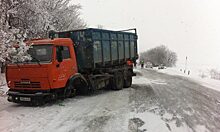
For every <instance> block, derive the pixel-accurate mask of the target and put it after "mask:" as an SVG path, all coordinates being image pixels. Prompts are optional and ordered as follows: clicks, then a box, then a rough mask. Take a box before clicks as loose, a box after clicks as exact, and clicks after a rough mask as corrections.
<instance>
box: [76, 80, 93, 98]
mask: <svg viewBox="0 0 220 132" xmlns="http://www.w3.org/2000/svg"><path fill="white" fill-rule="evenodd" d="M79 81H80V84H79V85H78V86H77V89H76V90H77V93H79V94H80V95H88V94H89V92H90V90H89V87H88V86H87V84H86V82H84V81H83V80H81V79H80V80H79Z"/></svg>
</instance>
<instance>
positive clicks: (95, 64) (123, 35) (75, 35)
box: [49, 28, 138, 72]
mask: <svg viewBox="0 0 220 132" xmlns="http://www.w3.org/2000/svg"><path fill="white" fill-rule="evenodd" d="M49 36H50V38H51V37H56V38H57V37H58V38H71V39H72V41H73V43H74V48H75V52H76V58H77V64H78V69H79V71H80V72H83V71H87V70H90V71H93V70H96V69H99V68H109V67H111V68H112V67H113V66H118V65H122V64H125V63H126V62H127V60H132V61H135V60H136V59H137V56H138V55H137V35H136V33H130V32H122V31H110V30H102V29H94V28H88V29H83V30H73V31H66V32H53V33H50V34H49Z"/></svg>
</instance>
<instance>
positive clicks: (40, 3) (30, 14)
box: [0, 0, 86, 63]
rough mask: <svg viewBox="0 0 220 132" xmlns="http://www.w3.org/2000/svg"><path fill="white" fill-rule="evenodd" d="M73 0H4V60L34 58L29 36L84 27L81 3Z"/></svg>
mask: <svg viewBox="0 0 220 132" xmlns="http://www.w3.org/2000/svg"><path fill="white" fill-rule="evenodd" d="M70 1H71V0H37V1H36V0H0V7H1V8H0V62H3V63H5V61H6V60H7V61H24V60H26V59H30V56H29V55H28V54H27V52H26V51H27V50H28V48H29V47H28V46H26V45H25V44H24V40H25V39H31V38H46V37H47V34H48V31H49V30H56V31H63V30H73V29H78V28H84V27H85V26H86V24H85V23H84V22H83V20H82V19H81V18H80V9H81V6H80V5H74V4H70ZM14 44H17V45H18V47H19V48H15V47H14Z"/></svg>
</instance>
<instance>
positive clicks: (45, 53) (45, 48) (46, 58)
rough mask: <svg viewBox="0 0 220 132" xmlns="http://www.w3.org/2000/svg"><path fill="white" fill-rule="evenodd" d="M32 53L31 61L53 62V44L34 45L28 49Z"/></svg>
mask: <svg viewBox="0 0 220 132" xmlns="http://www.w3.org/2000/svg"><path fill="white" fill-rule="evenodd" d="M28 53H29V54H30V55H31V57H32V60H31V62H46V63H47V62H51V60H52V45H50V44H48V45H33V46H32V48H30V49H29V50H28Z"/></svg>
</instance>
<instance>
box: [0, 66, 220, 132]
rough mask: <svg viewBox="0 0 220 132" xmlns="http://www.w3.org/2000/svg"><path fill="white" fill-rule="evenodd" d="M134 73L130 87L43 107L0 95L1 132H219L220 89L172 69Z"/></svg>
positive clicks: (99, 92)
mask: <svg viewBox="0 0 220 132" xmlns="http://www.w3.org/2000/svg"><path fill="white" fill-rule="evenodd" d="M158 71H159V72H158ZM135 72H136V73H137V76H136V77H133V85H132V87H131V88H127V89H123V90H120V91H111V90H99V91H96V92H95V93H94V94H93V95H90V96H77V97H75V98H72V99H66V100H64V101H61V100H58V101H57V102H56V103H53V104H46V105H44V106H41V107H28V106H22V105H18V104H14V103H9V102H7V100H6V96H0V124H1V125H0V131H1V132H9V131H10V132H30V131H33V132H47V131H56V132H68V131H69V132H137V131H138V132H170V131H171V132H218V131H219V130H220V126H219V124H220V121H219V119H220V92H217V91H214V90H212V89H209V88H207V87H205V86H202V85H200V84H203V83H200V82H199V81H195V80H194V79H193V78H191V77H189V78H188V77H185V75H181V73H179V71H177V70H175V69H164V70H146V69H139V68H138V69H136V70H135ZM160 72H163V73H160ZM164 73H166V74H164ZM167 74H172V75H167ZM176 75H177V76H176ZM183 76H184V77H183ZM4 89H5V88H4ZM6 90H7V89H6ZM204 91H205V92H204Z"/></svg>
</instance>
